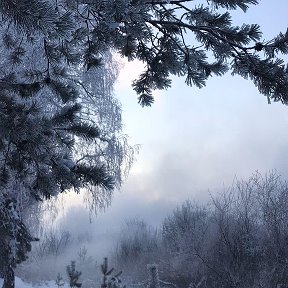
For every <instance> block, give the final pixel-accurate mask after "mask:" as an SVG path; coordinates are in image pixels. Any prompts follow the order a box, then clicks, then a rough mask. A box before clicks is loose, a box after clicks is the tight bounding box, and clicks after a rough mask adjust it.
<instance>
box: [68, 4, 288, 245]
mask: <svg viewBox="0 0 288 288" xmlns="http://www.w3.org/2000/svg"><path fill="white" fill-rule="evenodd" d="M287 11H288V1H287V0H273V1H272V0H262V1H260V4H259V5H257V6H255V7H252V8H250V10H249V11H248V12H247V13H246V14H244V13H242V12H240V11H239V12H237V13H233V15H234V18H233V19H234V20H235V23H237V24H239V25H241V24H242V23H250V24H251V23H258V24H260V26H261V28H262V31H263V35H264V38H265V40H269V39H270V38H271V37H273V36H276V34H278V33H279V32H280V31H282V32H285V31H286V29H287V27H288V20H287V19H288V18H287ZM139 72H141V64H139V63H128V64H126V66H125V68H124V69H123V70H122V72H121V74H120V77H119V81H118V83H117V85H116V87H115V93H116V95H117V96H118V97H119V98H120V100H121V102H122V107H123V121H124V125H125V127H124V133H125V134H128V135H129V136H130V140H131V143H135V144H141V149H140V154H139V156H138V161H137V163H135V165H134V167H133V169H132V171H131V173H130V176H129V177H128V179H127V181H126V183H125V184H124V185H123V188H122V191H121V192H120V193H119V192H115V195H114V199H113V201H112V205H111V207H109V208H108V209H107V211H106V212H105V213H103V214H101V215H100V216H98V217H97V218H95V219H93V223H92V226H89V228H88V229H89V231H95V235H97V237H98V240H99V241H100V242H98V244H99V246H100V247H102V246H101V245H102V244H103V243H105V242H107V241H109V240H107V239H108V238H105V237H106V236H107V235H110V236H111V233H112V232H115V231H116V230H117V229H118V227H119V225H120V224H121V222H123V221H124V220H125V219H127V218H133V217H134V218H135V217H138V218H144V219H145V220H147V221H148V222H149V223H151V224H156V225H157V224H159V223H160V222H161V220H162V219H163V217H165V216H166V215H167V213H169V212H171V211H172V209H174V208H175V206H176V205H177V204H181V203H182V202H183V201H184V200H186V199H192V200H197V201H200V202H201V201H206V200H207V199H209V191H210V192H211V193H212V194H213V193H216V192H217V191H220V190H221V189H223V185H225V186H229V185H230V184H231V183H232V182H233V180H234V178H235V177H237V178H239V179H241V178H244V179H247V177H249V176H250V175H251V174H252V173H253V172H255V171H256V170H258V171H260V172H262V173H265V172H268V171H269V170H272V169H277V170H278V171H279V172H280V173H281V175H283V177H284V178H285V177H286V178H287V179H288V177H287V176H288V107H287V106H284V105H282V104H281V103H272V104H271V105H268V104H267V99H266V97H265V96H263V95H260V94H259V93H258V91H257V88H256V87H255V86H254V85H253V83H252V82H250V81H246V80H243V79H242V78H240V77H231V76H229V73H228V74H227V76H225V77H221V78H219V77H218V78H216V77H214V78H210V80H209V81H208V82H207V86H206V87H205V88H203V89H201V90H199V89H197V88H196V87H192V88H191V87H187V86H185V83H184V79H176V78H173V84H172V88H171V89H169V90H167V91H161V92H159V91H158V92H156V96H157V97H156V98H155V103H154V105H152V107H150V108H142V107H141V106H140V105H139V104H137V96H136V94H135V92H134V91H133V90H132V88H131V86H130V85H131V81H132V79H134V78H135V77H136V75H137V74H138V73H139ZM215 191H216V192H215ZM77 211H78V210H77ZM74 212H75V211H74ZM74 212H73V213H70V214H69V215H70V216H71V215H72V214H73V215H75V213H74ZM78 212H79V211H78ZM79 213H80V212H79ZM79 213H78V216H79ZM81 213H82V212H81ZM81 213H80V214H81ZM83 213H84V212H83ZM83 213H82V214H83ZM82 214H81V215H82ZM84 214H85V213H84ZM84 214H83V215H82V216H81V215H80V216H79V217H78V218H77V219H78V220H77V221H78V222H79V224H80V225H82V224H83V223H84V222H85V221H87V215H86V214H85V215H84ZM72 221H73V219H72ZM80 222H81V223H82V224H81V223H80ZM82 227H86V225H84V224H83V225H82ZM75 229H77V228H76V226H75ZM83 229H86V228H83ZM101 233H102V234H101ZM101 235H102V236H101ZM105 235H106V236H105ZM101 239H102V240H101ZM101 241H102V242H103V243H102V242H101ZM101 243H102V244H101ZM103 245H104V244H103Z"/></svg>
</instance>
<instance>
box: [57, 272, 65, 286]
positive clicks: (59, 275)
mask: <svg viewBox="0 0 288 288" xmlns="http://www.w3.org/2000/svg"><path fill="white" fill-rule="evenodd" d="M55 284H56V285H57V287H58V288H60V287H62V286H64V284H65V283H64V281H63V278H62V276H61V274H60V273H58V275H57V278H56V281H55Z"/></svg>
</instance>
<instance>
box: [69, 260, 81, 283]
mask: <svg viewBox="0 0 288 288" xmlns="http://www.w3.org/2000/svg"><path fill="white" fill-rule="evenodd" d="M67 274H68V277H69V285H70V287H71V288H73V287H76V288H80V287H81V286H82V283H80V282H79V277H80V276H81V274H82V273H81V272H79V271H77V270H76V265H75V261H72V262H71V264H70V265H68V266H67Z"/></svg>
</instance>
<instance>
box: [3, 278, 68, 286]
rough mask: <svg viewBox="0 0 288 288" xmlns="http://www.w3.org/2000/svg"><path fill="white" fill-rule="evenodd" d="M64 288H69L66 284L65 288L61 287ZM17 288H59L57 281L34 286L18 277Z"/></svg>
mask: <svg viewBox="0 0 288 288" xmlns="http://www.w3.org/2000/svg"><path fill="white" fill-rule="evenodd" d="M2 285H3V279H1V278H0V287H2ZM61 287H62V288H68V287H69V286H68V284H65V285H64V286H61ZM15 288H58V286H57V285H56V283H55V281H49V282H46V283H43V284H42V285H36V286H35V285H32V284H29V283H25V282H23V281H22V280H21V279H20V278H18V277H16V280H15Z"/></svg>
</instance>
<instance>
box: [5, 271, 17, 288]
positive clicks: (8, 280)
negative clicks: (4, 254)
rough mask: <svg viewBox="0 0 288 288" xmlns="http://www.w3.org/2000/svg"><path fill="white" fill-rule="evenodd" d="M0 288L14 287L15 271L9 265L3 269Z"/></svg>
mask: <svg viewBox="0 0 288 288" xmlns="http://www.w3.org/2000/svg"><path fill="white" fill-rule="evenodd" d="M2 288H15V273H14V268H13V267H12V266H11V265H9V266H8V267H7V268H6V269H5V274H4V283H3V286H2Z"/></svg>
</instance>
